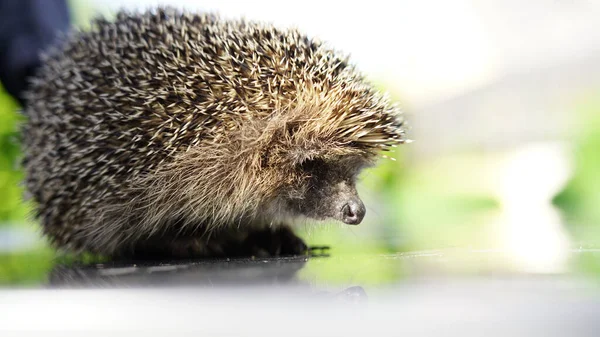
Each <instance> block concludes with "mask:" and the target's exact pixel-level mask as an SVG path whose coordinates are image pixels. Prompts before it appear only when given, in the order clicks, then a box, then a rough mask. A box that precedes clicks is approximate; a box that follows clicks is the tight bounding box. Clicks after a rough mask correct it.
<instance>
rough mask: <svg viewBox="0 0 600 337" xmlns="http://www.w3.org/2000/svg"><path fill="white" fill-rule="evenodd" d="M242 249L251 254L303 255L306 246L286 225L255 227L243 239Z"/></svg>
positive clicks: (260, 255)
mask: <svg viewBox="0 0 600 337" xmlns="http://www.w3.org/2000/svg"><path fill="white" fill-rule="evenodd" d="M243 245H244V248H243V249H244V251H245V252H247V253H249V255H251V256H259V257H269V256H286V255H287V256H290V255H304V254H306V253H307V251H308V247H307V246H306V244H305V243H304V241H303V240H302V239H301V238H300V237H298V236H297V235H296V234H295V233H294V232H293V231H292V229H291V228H290V227H289V226H287V225H280V226H274V227H267V228H263V229H256V230H253V231H251V232H249V233H248V236H247V237H246V239H245V240H244V243H243Z"/></svg>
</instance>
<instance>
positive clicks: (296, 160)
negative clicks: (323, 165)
mask: <svg viewBox="0 0 600 337" xmlns="http://www.w3.org/2000/svg"><path fill="white" fill-rule="evenodd" d="M320 155H321V153H320V151H318V150H307V149H300V148H298V149H294V150H291V151H289V153H288V158H289V161H290V164H291V165H292V166H299V165H302V164H304V163H306V162H307V161H311V160H315V159H316V158H318V157H319V156H320Z"/></svg>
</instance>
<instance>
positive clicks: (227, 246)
mask: <svg viewBox="0 0 600 337" xmlns="http://www.w3.org/2000/svg"><path fill="white" fill-rule="evenodd" d="M306 251H307V246H306V244H305V243H304V241H303V240H302V239H301V238H299V237H298V236H296V234H294V232H293V231H292V229H291V228H290V227H289V226H285V225H281V226H274V227H267V228H261V229H250V230H242V229H239V228H229V229H224V230H220V231H219V232H214V233H210V235H208V234H206V233H203V234H197V235H185V236H175V237H169V236H160V237H154V238H150V239H146V240H143V241H141V242H139V243H138V244H137V245H136V246H135V248H134V252H133V253H134V254H133V255H134V257H137V258H152V259H154V258H198V257H202V258H207V257H208V258H218V257H251V256H257V257H275V256H290V255H302V254H305V253H306Z"/></svg>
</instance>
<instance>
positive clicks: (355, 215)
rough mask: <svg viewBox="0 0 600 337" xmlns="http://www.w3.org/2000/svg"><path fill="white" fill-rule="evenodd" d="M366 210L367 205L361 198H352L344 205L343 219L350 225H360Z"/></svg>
mask: <svg viewBox="0 0 600 337" xmlns="http://www.w3.org/2000/svg"><path fill="white" fill-rule="evenodd" d="M366 212H367V210H366V209H365V205H364V204H363V203H362V201H360V199H352V200H350V201H348V202H347V203H346V204H345V205H344V207H342V221H344V223H345V224H348V225H358V224H359V223H360V222H361V221H362V219H363V218H364V217H365V213H366Z"/></svg>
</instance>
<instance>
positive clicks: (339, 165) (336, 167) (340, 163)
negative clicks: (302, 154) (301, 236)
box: [286, 158, 367, 225]
mask: <svg viewBox="0 0 600 337" xmlns="http://www.w3.org/2000/svg"><path fill="white" fill-rule="evenodd" d="M366 165H367V163H366V162H364V161H361V160H357V158H347V159H343V160H336V161H332V162H328V161H325V160H321V159H313V160H308V161H305V162H303V163H302V164H300V165H298V167H297V170H298V172H297V174H298V175H299V176H301V177H302V179H300V180H299V181H298V182H297V183H296V186H294V187H293V188H292V191H293V193H291V194H288V196H287V197H286V205H287V207H288V211H289V213H291V214H292V215H295V216H304V217H307V218H312V219H317V220H324V219H327V218H330V219H331V218H332V219H336V220H339V221H341V222H343V223H346V224H349V225H357V224H359V223H360V222H361V221H362V219H363V218H364V216H365V213H366V210H365V205H364V204H363V202H362V201H361V200H360V198H359V196H358V193H357V192H356V178H357V176H358V174H359V172H360V170H361V169H362V168H363V167H365V166H366Z"/></svg>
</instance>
